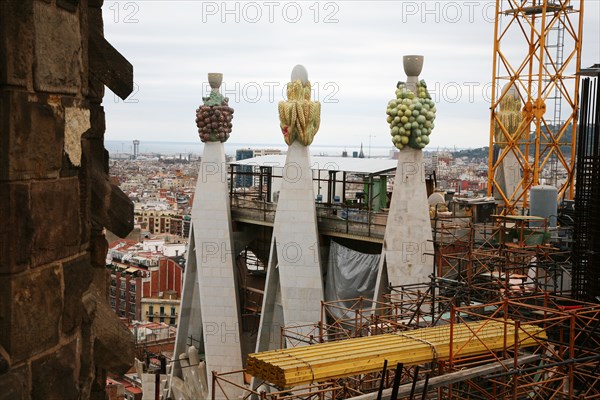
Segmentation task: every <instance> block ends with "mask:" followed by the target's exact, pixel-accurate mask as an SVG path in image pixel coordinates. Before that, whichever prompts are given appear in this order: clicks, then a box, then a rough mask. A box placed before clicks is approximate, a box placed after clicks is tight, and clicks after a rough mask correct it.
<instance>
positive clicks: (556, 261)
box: [434, 215, 571, 304]
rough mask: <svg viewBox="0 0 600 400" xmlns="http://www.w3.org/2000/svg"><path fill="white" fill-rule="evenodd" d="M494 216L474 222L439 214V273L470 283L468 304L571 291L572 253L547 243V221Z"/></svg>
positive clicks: (436, 236) (436, 244)
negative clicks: (486, 221)
mask: <svg viewBox="0 0 600 400" xmlns="http://www.w3.org/2000/svg"><path fill="white" fill-rule="evenodd" d="M493 219H494V222H493V223H473V221H472V219H470V218H465V217H452V216H447V217H446V216H441V217H440V216H438V217H436V218H435V220H434V224H435V225H434V248H435V266H434V275H435V276H436V277H439V278H445V279H448V280H454V281H457V282H460V283H462V284H463V285H465V290H464V292H465V295H464V296H465V300H464V303H465V304H468V303H469V302H470V301H477V302H480V303H487V302H493V301H497V300H500V299H502V298H504V297H515V296H523V295H527V294H535V293H542V292H550V293H555V294H567V293H568V290H566V289H565V286H566V285H567V284H566V282H568V281H569V278H570V273H571V262H570V252H568V251H565V250H564V249H561V248H558V247H555V246H554V245H551V244H548V243H546V242H547V239H548V238H549V237H550V233H549V231H548V228H547V227H546V225H545V223H544V221H543V220H542V219H538V218H535V217H520V216H511V215H498V216H493ZM467 288H468V289H467Z"/></svg>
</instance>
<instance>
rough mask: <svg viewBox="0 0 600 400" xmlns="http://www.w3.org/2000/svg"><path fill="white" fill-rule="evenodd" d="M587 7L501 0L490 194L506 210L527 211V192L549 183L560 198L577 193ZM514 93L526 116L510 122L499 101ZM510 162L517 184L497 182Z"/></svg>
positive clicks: (560, 1)
mask: <svg viewBox="0 0 600 400" xmlns="http://www.w3.org/2000/svg"><path fill="white" fill-rule="evenodd" d="M583 6H584V1H583V0H578V1H571V0H555V1H548V0H496V9H495V18H494V56H493V64H494V71H493V76H492V87H491V106H490V109H491V118H490V150H489V165H488V167H489V169H488V171H489V175H488V196H495V197H496V198H497V199H498V200H499V201H500V203H501V205H502V206H503V213H505V214H507V213H517V211H518V210H519V209H520V208H527V207H528V206H529V204H528V192H529V190H530V189H531V187H532V186H536V185H539V184H541V183H544V182H545V183H547V184H553V185H555V186H557V189H558V197H559V199H561V198H569V199H572V198H573V195H574V178H575V149H576V143H577V135H576V130H577V108H578V92H579V77H578V76H579V70H580V65H581V38H582V33H583ZM515 92H516V93H517V94H518V100H520V101H521V104H522V118H520V121H519V124H518V126H516V127H514V126H513V127H509V126H506V125H505V123H503V120H504V121H506V119H503V118H501V113H500V104H501V102H502V101H503V100H504V98H505V97H506V96H507V95H511V96H512V95H514V94H515ZM513 121H514V119H513ZM508 160H511V161H512V162H513V165H514V166H516V168H515V171H513V176H511V177H510V178H511V179H513V181H514V184H513V185H512V186H510V185H505V184H504V179H499V176H500V175H501V174H502V172H503V169H505V166H506V163H507V162H508ZM504 172H506V171H504ZM507 173H508V172H507ZM561 175H562V176H561ZM507 187H508V189H507Z"/></svg>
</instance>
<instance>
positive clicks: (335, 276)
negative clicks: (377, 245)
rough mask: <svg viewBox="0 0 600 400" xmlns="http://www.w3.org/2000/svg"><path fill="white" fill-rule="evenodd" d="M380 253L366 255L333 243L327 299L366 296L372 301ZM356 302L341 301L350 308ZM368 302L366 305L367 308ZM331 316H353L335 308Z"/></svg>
mask: <svg viewBox="0 0 600 400" xmlns="http://www.w3.org/2000/svg"><path fill="white" fill-rule="evenodd" d="M380 258H381V255H380V254H365V253H360V252H358V251H355V250H352V249H349V248H347V247H345V246H342V245H341V244H338V243H336V242H334V241H331V247H330V249H329V262H328V265H327V279H326V284H325V299H326V300H327V301H337V300H346V299H356V298H358V297H363V298H365V299H369V300H372V299H373V293H374V292H375V281H376V279H377V267H378V266H379V259H380ZM353 303H354V302H352V301H346V302H342V304H340V305H342V306H344V307H347V308H350V307H352V305H353ZM365 305H367V307H368V306H369V305H368V303H367V304H365V303H363V308H364V306H365ZM330 311H332V313H333V314H334V315H335V316H336V318H342V317H343V318H350V317H353V315H345V316H344V315H342V314H343V310H340V309H337V308H334V309H332V310H330Z"/></svg>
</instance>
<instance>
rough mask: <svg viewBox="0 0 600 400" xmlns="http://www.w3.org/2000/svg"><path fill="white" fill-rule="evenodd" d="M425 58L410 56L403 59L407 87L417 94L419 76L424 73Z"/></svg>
mask: <svg viewBox="0 0 600 400" xmlns="http://www.w3.org/2000/svg"><path fill="white" fill-rule="evenodd" d="M424 58H425V57H423V56H419V55H409V56H404V57H403V62H404V72H406V87H407V88H408V89H409V90H411V91H413V92H416V90H417V82H418V81H419V75H420V74H421V71H423V61H424Z"/></svg>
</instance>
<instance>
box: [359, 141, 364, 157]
mask: <svg viewBox="0 0 600 400" xmlns="http://www.w3.org/2000/svg"><path fill="white" fill-rule="evenodd" d="M358 158H365V153H363V144H362V143H361V144H360V153H358Z"/></svg>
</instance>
